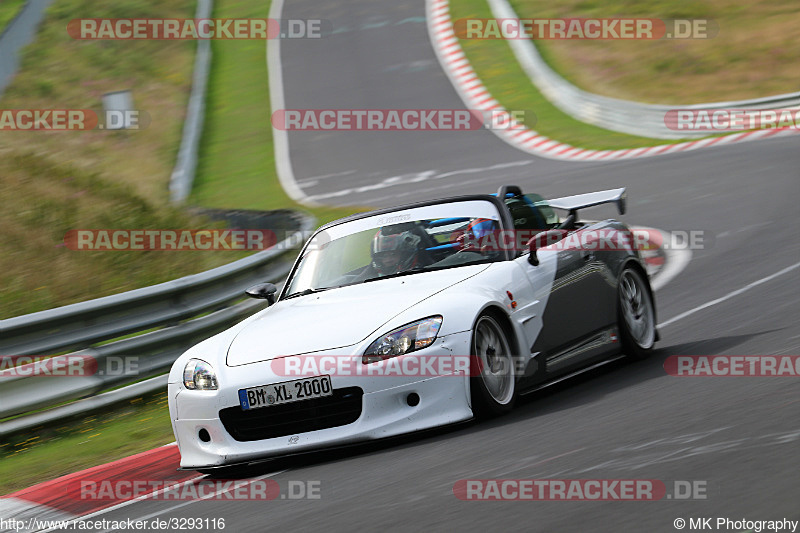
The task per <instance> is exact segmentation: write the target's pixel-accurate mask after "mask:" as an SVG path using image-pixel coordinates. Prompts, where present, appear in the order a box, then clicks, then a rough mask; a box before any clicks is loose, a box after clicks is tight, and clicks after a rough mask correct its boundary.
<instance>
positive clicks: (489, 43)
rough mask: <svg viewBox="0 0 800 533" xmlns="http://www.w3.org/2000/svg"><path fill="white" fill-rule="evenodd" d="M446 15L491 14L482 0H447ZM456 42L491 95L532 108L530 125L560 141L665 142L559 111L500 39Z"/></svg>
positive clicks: (598, 145)
mask: <svg viewBox="0 0 800 533" xmlns="http://www.w3.org/2000/svg"><path fill="white" fill-rule="evenodd" d="M450 16H451V17H452V20H453V21H456V20H458V19H462V18H464V19H466V18H481V19H489V18H493V17H492V13H491V10H490V9H489V5H488V3H487V2H486V0H451V2H450ZM460 44H461V47H462V48H463V50H464V53H465V54H466V55H467V58H468V59H469V62H470V63H471V64H472V68H473V69H474V70H475V72H476V73H477V75H478V77H479V78H480V79H481V81H482V82H483V84H484V85H485V86H486V88H487V89H488V90H489V92H490V93H491V95H492V96H493V97H494V98H495V99H496V100H497V101H498V102H500V104H501V105H502V106H503V107H505V108H506V109H508V110H525V111H533V112H534V113H535V115H536V124H534V125H531V126H530V127H531V128H532V129H534V130H536V131H537V132H538V133H540V134H542V135H546V136H547V137H550V138H551V139H553V140H556V141H559V142H562V143H567V144H571V145H573V146H577V147H580V148H590V149H596V150H613V149H623V148H639V147H641V146H656V145H659V144H664V143H665V141H663V140H657V139H648V138H644V137H636V136H633V135H626V134H623V133H616V132H612V131H609V130H605V129H603V128H599V127H596V126H592V125H589V124H585V123H583V122H580V121H578V120H575V119H573V118H572V117H570V116H569V115H567V114H565V113H563V112H561V111H560V110H559V109H558V108H556V107H555V106H554V105H553V104H551V103H550V102H549V101H548V100H547V99H546V98H545V97H544V95H543V94H542V93H541V92H539V90H538V89H537V88H536V87H535V86H534V85H533V84H532V83H531V81H530V80H529V79H528V76H527V74H525V71H523V70H522V67H520V65H519V63H518V62H517V59H516V57H515V56H514V53H513V52H512V51H511V47H510V46H509V45H508V43H507V42H506V41H504V40H499V39H498V40H493V39H487V40H479V39H460ZM526 115H527V113H526Z"/></svg>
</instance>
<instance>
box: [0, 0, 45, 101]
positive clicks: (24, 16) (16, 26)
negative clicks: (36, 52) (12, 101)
mask: <svg viewBox="0 0 800 533" xmlns="http://www.w3.org/2000/svg"><path fill="white" fill-rule="evenodd" d="M52 3H53V0H28V1H27V2H25V5H24V6H22V9H21V10H20V12H19V13H18V14H17V16H16V17H14V19H13V20H11V21H10V22H9V23H8V25H7V26H6V28H5V30H3V33H2V34H0V94H2V93H3V91H5V89H6V87H8V84H9V83H11V80H12V79H13V78H14V75H15V74H16V73H17V69H18V68H19V53H20V51H21V50H22V49H23V48H24V47H25V46H27V45H28V44H30V43H31V42H32V41H33V38H34V37H35V36H36V30H37V29H38V28H39V24H40V23H41V22H42V19H43V18H44V12H45V10H46V9H47V7H48V6H49V5H50V4H52Z"/></svg>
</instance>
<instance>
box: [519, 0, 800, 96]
mask: <svg viewBox="0 0 800 533" xmlns="http://www.w3.org/2000/svg"><path fill="white" fill-rule="evenodd" d="M511 3H512V5H513V7H514V10H515V11H516V12H517V14H518V15H519V16H520V17H521V18H559V17H579V18H610V17H641V18H659V19H687V18H695V19H711V20H712V21H713V24H716V25H717V26H718V28H719V33H718V34H717V35H716V36H714V37H712V38H709V39H680V40H679V39H658V40H637V41H632V40H540V41H537V42H536V46H537V48H538V49H539V51H540V52H541V53H542V56H543V57H544V59H545V61H547V62H548V64H549V65H550V66H551V67H552V68H553V69H555V70H556V71H557V72H559V73H560V74H561V75H562V76H564V77H565V78H566V79H568V80H569V81H570V82H572V83H573V84H575V85H577V86H578V87H581V88H584V89H587V90H591V91H593V92H596V93H599V94H603V95H606V96H611V97H614V98H622V99H627V100H636V101H641V102H651V103H661V104H691V103H701V102H719V101H729V100H741V99H748V98H758V97H761V96H770V95H773V94H781V93H786V92H792V91H797V90H798V87H800V70H798V69H797V68H796V64H797V58H798V57H800V26H798V24H797V22H798V20H800V4H798V2H797V1H796V0H771V1H769V2H739V1H737V0H706V1H703V2H684V1H680V0H642V1H638V2H630V1H627V0H605V1H602V2H601V1H598V0H563V1H561V2H550V1H547V0H511Z"/></svg>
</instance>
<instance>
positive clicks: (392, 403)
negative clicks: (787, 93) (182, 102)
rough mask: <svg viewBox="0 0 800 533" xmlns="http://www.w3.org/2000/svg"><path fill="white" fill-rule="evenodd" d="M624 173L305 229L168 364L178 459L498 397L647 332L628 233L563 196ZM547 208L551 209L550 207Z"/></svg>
mask: <svg viewBox="0 0 800 533" xmlns="http://www.w3.org/2000/svg"><path fill="white" fill-rule="evenodd" d="M602 203H614V204H616V205H617V206H618V209H619V211H620V213H624V211H625V190H624V189H615V190H610V191H601V192H596V193H590V194H583V195H578V196H571V197H567V198H560V199H557V200H551V201H550V202H547V201H545V200H544V199H543V198H541V197H540V196H537V195H531V194H528V195H525V194H523V193H522V191H521V190H520V189H519V187H516V186H504V187H501V189H500V190H499V191H498V193H497V194H495V195H472V196H461V197H456V198H448V199H442V200H434V201H427V202H421V203H417V204H413V205H407V206H403V207H398V208H392V209H385V210H381V211H375V212H370V213H364V214H359V215H354V216H351V217H348V218H345V219H342V220H338V221H336V222H332V223H330V224H327V225H325V226H323V227H322V228H320V229H319V230H317V232H316V233H314V235H313V236H312V237H311V238H310V239H309V241H308V242H307V243H306V244H305V246H304V247H303V249H302V251H301V253H300V255H299V257H298V259H297V260H296V262H295V264H294V266H293V268H292V270H291V272H290V274H289V277H288V279H287V281H286V283H285V284H284V286H283V288H282V289H281V290H280V292H279V293H278V291H277V288H276V287H275V286H274V285H272V284H269V283H264V284H260V285H257V286H255V287H253V288H251V289H250V290H248V294H250V295H251V296H253V297H256V298H265V299H267V300H268V301H269V303H270V306H269V307H267V308H266V309H264V310H263V311H260V312H258V313H256V314H255V315H253V316H251V317H250V318H248V319H246V320H244V321H243V322H241V323H239V324H237V325H236V326H234V327H232V328H230V329H228V330H227V331H224V332H222V333H220V334H218V335H215V336H214V337H211V338H209V339H207V340H205V341H203V342H201V343H200V344H198V345H196V346H194V347H192V348H191V349H189V350H188V351H187V352H186V353H184V354H183V355H182V356H181V357H180V358H179V359H178V360H177V361H176V362H175V364H174V366H173V367H172V371H171V372H170V376H169V411H170V416H171V420H172V426H173V430H174V432H175V437H176V439H177V442H178V446H179V448H180V452H181V467H182V468H185V469H195V470H200V471H211V470H213V469H214V468H216V467H222V466H227V465H232V464H239V463H248V462H253V461H255V460H258V459H263V458H265V457H269V456H275V455H283V454H291V453H297V452H300V451H305V450H309V449H313V448H318V447H328V446H337V445H342V444H348V443H353V442H357V441H363V440H369V439H377V438H381V437H387V436H391V435H397V434H400V433H408V432H412V431H416V430H421V429H426V428H431V427H434V426H441V425H444V424H449V423H453V422H459V421H463V420H467V419H470V418H472V417H473V416H476V415H478V416H481V415H494V414H501V413H503V412H506V411H508V410H510V409H511V408H512V406H513V405H514V402H515V399H516V398H517V396H518V395H519V394H520V393H521V392H525V391H529V390H532V389H535V388H539V387H541V386H543V385H545V384H547V383H549V382H552V381H553V380H554V379H561V378H563V377H564V376H567V375H570V374H573V373H576V372H580V371H583V370H585V369H587V368H589V367H594V366H596V365H598V364H602V363H603V362H605V361H608V360H609V359H610V358H613V357H615V356H619V355H620V354H626V355H628V356H633V357H644V356H645V355H647V353H648V352H649V351H650V350H651V349H652V348H653V345H654V344H655V342H656V341H657V340H658V333H657V331H656V327H655V324H656V317H655V305H654V299H653V294H652V291H651V289H650V284H649V281H648V277H647V274H646V271H645V268H644V266H643V263H642V260H641V258H640V255H639V251H638V249H637V246H636V245H635V244H636V243H635V242H633V240H631V239H630V238H628V237H630V235H631V232H630V230H629V229H628V228H627V226H625V225H624V224H622V223H620V222H617V221H615V220H605V221H602V222H592V223H588V222H580V221H579V220H578V210H579V209H583V208H586V207H591V206H595V205H599V204H602ZM553 208H556V209H563V210H565V211H566V213H567V216H566V217H565V219H564V220H560V219H559V217H558V216H557V215H556V214H555V212H554V211H553Z"/></svg>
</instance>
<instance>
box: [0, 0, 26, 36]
mask: <svg viewBox="0 0 800 533" xmlns="http://www.w3.org/2000/svg"><path fill="white" fill-rule="evenodd" d="M25 1H26V0H3V1H2V2H0V33H3V30H5V29H6V25H7V24H8V23H9V22H11V20H12V19H13V18H14V17H16V16H17V14H18V13H19V12H20V11H21V10H22V6H24V5H25Z"/></svg>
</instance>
